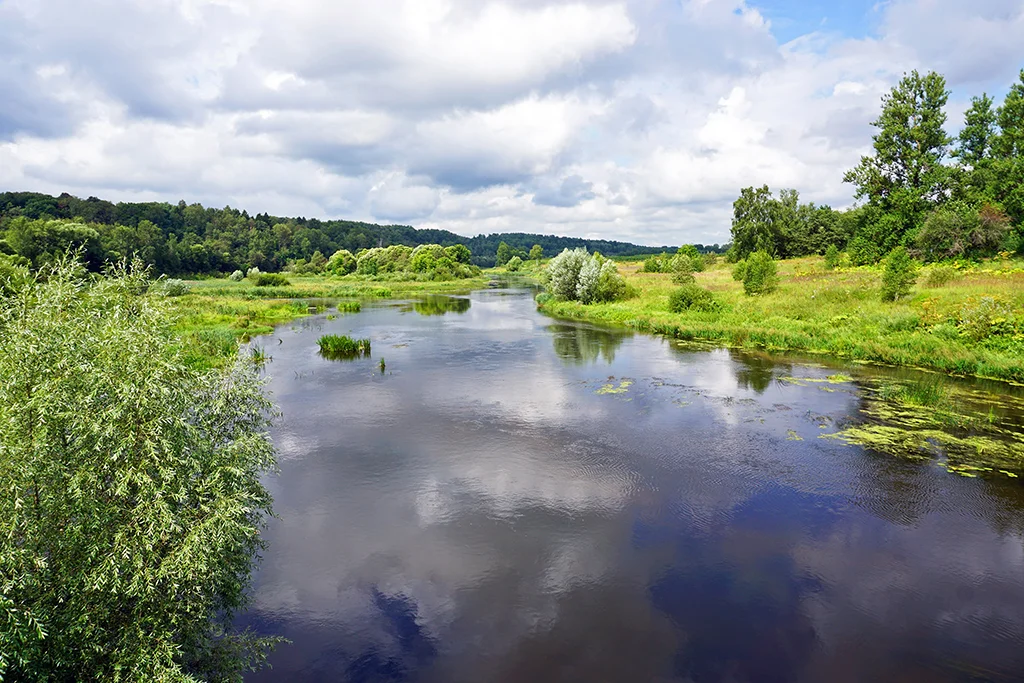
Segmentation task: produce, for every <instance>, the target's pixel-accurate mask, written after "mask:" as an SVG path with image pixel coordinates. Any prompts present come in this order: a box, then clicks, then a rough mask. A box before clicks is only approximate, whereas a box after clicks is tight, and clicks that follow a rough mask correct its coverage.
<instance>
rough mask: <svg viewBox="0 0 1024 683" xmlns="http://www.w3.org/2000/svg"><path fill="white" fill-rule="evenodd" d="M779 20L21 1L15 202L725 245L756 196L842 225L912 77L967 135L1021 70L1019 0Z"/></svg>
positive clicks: (502, 4) (299, 3)
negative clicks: (737, 214)
mask: <svg viewBox="0 0 1024 683" xmlns="http://www.w3.org/2000/svg"><path fill="white" fill-rule="evenodd" d="M765 4H766V5H771V6H769V7H767V8H766V7H764V6H762V3H761V2H757V1H755V0H679V1H678V2H662V1H657V0H521V1H517V2H513V1H511V0H380V1H379V2H373V3H360V2H355V1H354V0H344V1H339V2H331V3H328V2H322V1H320V0H294V1H293V2H288V3H284V2H279V1H278V0H251V1H247V2H242V1H241V0H155V1H153V2H140V1H139V0H104V2H100V3H88V5H86V4H84V3H78V2H72V0H7V2H4V3H2V4H0V91H2V92H3V93H4V98H3V101H2V103H0V184H2V186H3V188H4V189H29V190H40V191H49V192H61V191H69V192H73V193H78V194H95V195H97V196H103V197H109V198H111V199H115V200H132V199H140V198H144V199H163V200H168V201H175V200H177V199H178V198H185V199H187V200H188V201H203V202H206V203H210V204H213V205H217V206H222V205H224V204H228V203H230V204H232V205H236V206H241V207H244V208H247V209H249V210H250V211H272V212H276V213H278V214H284V215H290V214H298V215H306V216H320V217H345V218H352V219H362V220H380V221H388V222H390V221H408V222H410V223H413V224H415V225H417V226H424V227H435V228H445V229H449V230H453V231H455V232H460V233H462V234H467V235H472V234H476V233H480V232H493V231H496V230H517V231H519V230H521V231H537V232H547V233H559V234H568V235H577V236H585V237H601V238H612V239H626V240H632V241H638V242H642V243H647V244H666V243H668V244H672V243H682V242H688V241H695V242H705V243H712V242H724V241H726V240H727V239H728V228H729V218H730V212H731V202H732V200H733V199H734V198H735V196H736V195H737V194H738V192H739V189H740V188H741V187H744V186H746V185H751V184H758V185H760V184H763V183H767V184H769V185H771V186H772V187H774V188H780V187H795V188H797V189H799V190H800V191H801V194H802V196H803V197H804V198H805V199H810V200H813V201H817V202H822V203H829V204H831V205H833V206H840V207H841V206H845V205H848V204H849V203H850V202H851V201H852V193H851V191H850V188H849V187H848V186H844V185H843V184H842V182H841V179H842V174H843V172H844V171H845V170H846V169H847V168H850V167H851V166H852V165H853V164H855V163H856V161H857V159H858V158H859V156H860V155H861V154H863V153H864V152H865V151H866V150H867V149H868V147H869V145H870V136H871V132H872V129H871V127H870V121H871V120H872V119H873V118H874V117H875V115H876V113H877V111H878V106H879V99H880V97H881V95H882V94H884V93H885V92H886V91H887V90H888V89H889V88H890V87H891V86H892V85H893V84H894V83H895V82H896V81H897V80H898V79H899V77H900V76H901V75H902V74H903V72H905V71H908V70H910V69H914V68H917V69H923V70H928V69H935V70H938V71H940V72H942V73H944V74H946V75H947V76H948V77H949V80H950V84H951V87H952V88H953V91H954V97H953V101H951V104H950V125H949V127H950V128H951V129H955V128H957V127H958V125H959V121H958V118H959V116H960V112H962V111H963V109H964V107H965V102H966V100H967V99H968V98H969V95H971V94H977V93H979V92H980V91H981V90H984V89H987V90H989V91H990V92H997V93H998V92H1001V91H1002V90H1005V88H1006V87H1007V86H1008V85H1009V83H1010V82H1012V81H1013V80H1014V79H1015V78H1016V73H1017V71H1018V69H1019V68H1020V66H1021V64H1022V63H1024V43H1022V42H1021V41H1020V40H1018V39H1017V37H1018V36H1020V35H1021V34H1022V33H1024V7H1022V6H1021V4H1020V3H1019V2H1017V1H1016V0H979V2H974V3H970V4H964V3H961V2H958V1H957V0H892V1H891V2H888V3H886V4H884V5H881V6H879V7H878V8H875V9H871V8H865V10H864V12H865V13H867V14H870V17H871V23H872V25H874V27H875V28H874V30H873V32H869V33H867V34H865V33H864V31H863V30H862V27H861V26H858V27H857V28H856V30H855V29H854V28H853V27H852V26H850V27H848V29H849V30H848V31H847V32H846V33H844V26H843V24H842V22H841V21H839V22H836V21H833V22H831V23H829V21H828V17H825V19H826V21H825V22H824V23H821V22H820V21H818V20H816V21H815V22H804V23H799V22H792V21H790V22H788V23H787V22H786V17H785V16H780V10H778V9H777V8H775V7H774V5H773V4H772V3H769V2H768V0H765ZM824 11H826V12H827V11H828V10H827V9H826V10H824ZM848 14H849V12H848V11H847V10H844V12H843V17H846V16H848ZM837 16H838V15H837ZM773 22H778V23H779V24H780V25H786V26H787V28H786V29H785V31H786V33H785V36H786V37H785V40H780V38H779V36H780V35H783V34H782V33H780V32H777V31H776V29H775V28H774V26H773ZM798 24H799V25H803V26H808V27H809V28H808V29H807V30H809V31H810V32H808V33H805V34H803V35H798V36H797V37H795V38H794V37H793V33H794V30H793V26H795V25H798ZM821 26H827V29H828V30H827V31H824V30H822V29H821V28H820V27H821Z"/></svg>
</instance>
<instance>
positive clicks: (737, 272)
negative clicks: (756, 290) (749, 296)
mask: <svg viewBox="0 0 1024 683" xmlns="http://www.w3.org/2000/svg"><path fill="white" fill-rule="evenodd" d="M746 276H747V262H746V261H738V262H737V263H736V265H735V266H733V268H732V279H733V280H735V281H736V282H743V278H745V277H746Z"/></svg>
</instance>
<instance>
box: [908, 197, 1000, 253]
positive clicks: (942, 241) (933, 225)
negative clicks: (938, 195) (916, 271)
mask: <svg viewBox="0 0 1024 683" xmlns="http://www.w3.org/2000/svg"><path fill="white" fill-rule="evenodd" d="M1009 231H1010V219H1009V218H1008V217H1007V216H1006V214H1004V213H1003V212H1002V211H1000V210H999V209H998V208H996V207H994V206H991V205H988V204H986V205H985V206H983V207H982V208H981V210H978V209H975V208H974V207H973V206H970V205H968V204H966V203H965V202H950V203H948V204H946V205H945V206H943V207H941V208H938V209H936V210H935V211H932V212H931V213H930V214H929V215H928V218H927V219H926V220H925V222H924V225H923V226H922V227H921V229H920V230H919V231H918V232H917V235H916V237H915V239H914V245H915V247H916V251H917V253H918V254H919V255H921V256H923V257H924V260H925V261H937V260H941V259H952V258H962V257H966V256H982V255H987V254H992V253H994V252H995V251H996V250H997V249H999V247H1000V246H1002V244H1003V243H1004V242H1005V240H1006V237H1007V235H1008V234H1009Z"/></svg>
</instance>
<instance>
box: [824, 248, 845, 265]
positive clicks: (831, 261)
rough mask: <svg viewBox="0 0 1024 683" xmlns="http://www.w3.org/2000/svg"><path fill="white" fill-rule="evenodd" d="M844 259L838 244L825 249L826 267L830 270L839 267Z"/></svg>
mask: <svg viewBox="0 0 1024 683" xmlns="http://www.w3.org/2000/svg"><path fill="white" fill-rule="evenodd" d="M841 259H842V254H841V253H839V249H837V248H836V245H834V244H830V245H828V249H826V250H825V267H826V268H828V269H829V270H835V269H836V268H838V267H839V262H840V260H841Z"/></svg>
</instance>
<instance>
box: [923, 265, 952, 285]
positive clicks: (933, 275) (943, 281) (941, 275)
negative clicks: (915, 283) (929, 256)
mask: <svg viewBox="0 0 1024 683" xmlns="http://www.w3.org/2000/svg"><path fill="white" fill-rule="evenodd" d="M956 276H957V272H956V268H951V267H949V266H934V267H932V268H930V269H929V270H928V275H926V276H925V279H924V283H925V284H926V285H927V286H929V287H943V286H945V285H948V284H949V283H950V282H952V281H953V280H954V279H956Z"/></svg>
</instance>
